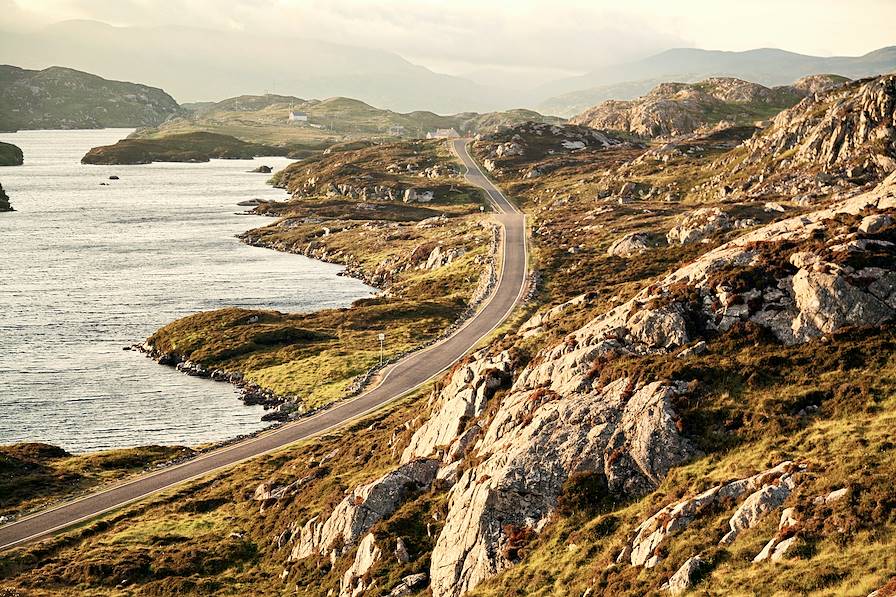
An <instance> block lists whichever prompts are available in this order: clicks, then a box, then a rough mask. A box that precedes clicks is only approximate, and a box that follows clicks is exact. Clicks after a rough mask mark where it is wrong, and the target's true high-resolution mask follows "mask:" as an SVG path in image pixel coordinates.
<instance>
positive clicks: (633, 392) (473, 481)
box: [431, 378, 697, 597]
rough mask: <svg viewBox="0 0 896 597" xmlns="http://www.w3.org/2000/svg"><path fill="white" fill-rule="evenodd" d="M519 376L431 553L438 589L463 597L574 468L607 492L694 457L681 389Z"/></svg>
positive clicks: (636, 486)
mask: <svg viewBox="0 0 896 597" xmlns="http://www.w3.org/2000/svg"><path fill="white" fill-rule="evenodd" d="M521 379H522V378H520V379H518V380H517V383H516V384H514V387H513V389H512V390H511V392H510V393H509V394H508V395H507V396H505V397H504V398H503V399H502V401H501V403H500V405H499V407H498V410H497V412H496V414H495V416H494V417H493V419H492V422H491V423H490V424H489V426H488V427H487V429H486V430H485V432H484V434H483V436H482V438H481V439H480V440H479V441H478V442H477V443H476V445H475V447H474V448H473V451H472V454H473V455H474V458H475V460H476V461H478V464H475V465H474V466H472V467H471V468H469V469H467V470H465V471H464V472H463V474H462V475H461V476H460V479H459V480H458V481H457V483H456V484H455V485H454V486H453V487H452V488H451V490H450V492H449V499H448V514H447V516H446V519H445V526H444V528H443V530H442V532H441V534H440V535H439V538H438V540H437V542H436V546H435V549H434V550H433V554H432V569H431V577H432V591H433V595H434V596H435V597H445V596H451V597H455V596H458V595H462V594H463V593H465V592H466V591H468V590H470V589H471V588H473V587H474V586H476V585H477V584H478V583H479V582H481V581H482V580H484V579H486V578H488V577H490V576H492V575H494V574H496V573H498V572H500V571H501V570H503V569H505V568H507V567H509V566H512V565H513V564H514V563H515V560H514V556H513V554H514V553H515V551H514V550H513V549H509V548H508V549H505V548H507V547H508V546H509V545H512V543H513V541H514V539H513V537H515V536H518V535H520V534H523V535H526V534H534V533H538V532H539V531H540V530H541V528H542V527H543V525H544V524H545V522H546V521H547V519H548V516H549V515H550V513H551V512H552V510H553V508H554V507H555V506H556V502H557V498H558V496H559V495H560V493H561V491H562V487H563V484H564V483H565V481H566V480H567V479H568V478H569V477H570V476H571V475H573V474H590V475H595V476H597V477H598V478H599V479H600V482H601V483H602V484H603V485H604V486H605V487H606V491H608V492H612V493H619V494H624V495H643V493H645V492H646V491H649V490H650V489H652V488H655V487H656V485H657V484H658V483H659V481H660V480H661V479H662V478H663V477H664V476H665V474H666V473H667V472H668V470H669V469H670V468H671V467H672V466H675V465H677V464H680V463H681V462H684V461H685V460H687V459H688V458H690V457H692V456H693V455H695V454H696V453H697V452H696V450H695V449H694V448H693V447H692V446H691V445H690V444H689V443H688V442H687V441H686V440H685V439H683V438H682V437H681V436H680V435H679V433H678V430H677V428H676V426H675V421H676V419H677V417H676V415H675V414H674V412H673V411H672V409H671V406H670V403H669V401H670V399H671V397H672V396H674V395H676V394H680V393H682V392H684V391H685V389H684V388H683V387H682V386H679V385H666V384H661V383H658V382H655V383H650V384H646V385H637V384H635V383H633V382H632V381H631V380H629V379H625V378H623V379H619V380H616V381H615V382H613V383H611V384H609V385H607V386H606V387H603V388H600V389H598V390H583V391H581V392H571V393H569V394H567V395H561V394H558V393H555V392H551V391H550V390H548V389H547V388H530V387H527V386H525V385H522V384H521Z"/></svg>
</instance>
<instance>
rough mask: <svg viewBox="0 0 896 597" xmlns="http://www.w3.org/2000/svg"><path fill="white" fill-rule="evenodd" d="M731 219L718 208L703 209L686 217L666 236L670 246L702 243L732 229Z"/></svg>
mask: <svg viewBox="0 0 896 597" xmlns="http://www.w3.org/2000/svg"><path fill="white" fill-rule="evenodd" d="M731 226H732V224H731V218H729V217H728V214H726V213H725V212H723V211H722V210H721V209H719V208H718V207H702V208H700V209H697V210H694V211H693V212H691V213H690V214H688V215H686V216H684V217H683V218H682V219H681V222H680V223H679V224H678V225H676V226H675V227H674V228H672V230H670V231H669V232H668V233H667V234H666V240H667V241H668V242H669V244H670V245H675V244H679V245H686V244H689V243H695V242H700V241H702V240H704V239H706V238H708V237H710V236H712V235H713V234H716V233H719V232H724V231H726V230H730V229H731Z"/></svg>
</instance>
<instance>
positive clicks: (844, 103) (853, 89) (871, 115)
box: [714, 75, 896, 192]
mask: <svg viewBox="0 0 896 597" xmlns="http://www.w3.org/2000/svg"><path fill="white" fill-rule="evenodd" d="M731 160H734V161H733V162H731ZM728 162H731V163H730V164H728ZM719 166H726V167H728V168H730V169H731V170H732V172H733V174H735V175H736V174H738V173H740V172H748V173H749V172H753V175H752V176H751V177H750V178H749V179H748V180H747V184H746V187H747V188H748V189H751V190H753V191H755V192H760V191H764V190H768V189H771V190H774V189H775V185H779V186H778V189H779V190H780V189H781V188H783V187H781V186H780V185H782V184H784V183H783V182H782V179H786V180H787V181H789V182H790V183H791V184H797V183H800V182H808V181H811V182H813V183H815V184H816V185H822V186H824V185H830V184H832V182H834V181H836V180H837V179H848V180H850V181H858V182H867V181H876V180H880V179H882V178H883V177H885V176H887V175H888V174H889V173H891V172H893V171H894V170H896V75H885V76H882V77H878V78H875V79H870V80H864V81H856V82H854V83H850V84H848V85H842V86H839V87H834V88H833V89H830V90H828V91H826V92H824V93H818V94H814V95H811V96H810V97H807V98H806V99H804V100H802V101H801V102H800V103H799V104H797V105H796V106H794V107H793V108H791V109H789V110H786V111H784V112H782V113H781V114H779V115H778V116H777V117H776V118H775V120H774V122H773V124H772V126H771V127H769V128H768V130H766V131H765V132H764V133H763V134H761V135H758V136H756V137H754V138H753V139H751V140H749V141H747V142H746V143H745V144H744V148H743V152H742V153H740V154H738V155H735V156H734V157H733V158H726V159H725V160H723V161H722V162H720V164H717V165H716V166H714V168H718V167H719Z"/></svg>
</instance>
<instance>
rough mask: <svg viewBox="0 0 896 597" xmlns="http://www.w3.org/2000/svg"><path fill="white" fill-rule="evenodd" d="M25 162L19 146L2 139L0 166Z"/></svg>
mask: <svg viewBox="0 0 896 597" xmlns="http://www.w3.org/2000/svg"><path fill="white" fill-rule="evenodd" d="M23 163H25V159H24V156H23V154H22V150H21V149H19V147H18V146H16V145H13V144H12V143H3V142H2V141H0V166H21V165H22V164H23Z"/></svg>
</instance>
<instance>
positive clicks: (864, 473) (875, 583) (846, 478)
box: [0, 76, 896, 597]
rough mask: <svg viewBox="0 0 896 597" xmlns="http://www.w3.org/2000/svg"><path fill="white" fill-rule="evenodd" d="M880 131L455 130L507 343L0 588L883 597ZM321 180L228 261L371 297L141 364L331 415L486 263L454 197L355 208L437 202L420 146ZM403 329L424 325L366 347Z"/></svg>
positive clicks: (824, 119) (885, 199)
mask: <svg viewBox="0 0 896 597" xmlns="http://www.w3.org/2000/svg"><path fill="white" fill-rule="evenodd" d="M804 85H805V86H808V87H811V86H812V85H814V83H812V82H805V83H804ZM894 118H896V77H894V76H885V77H877V78H873V79H868V80H861V81H854V82H850V83H848V84H845V85H842V86H839V87H836V88H834V89H830V90H827V91H821V92H819V93H818V94H817V95H811V96H808V97H806V98H805V99H803V100H801V101H800V102H799V103H797V104H796V105H795V106H793V107H791V108H789V109H788V110H786V111H784V112H782V113H781V114H779V115H778V116H777V117H776V118H775V121H774V123H773V124H772V125H771V126H769V127H768V128H766V129H765V130H764V131H762V132H761V133H760V134H758V135H755V136H754V134H753V133H754V131H753V129H752V127H730V128H725V129H713V130H708V131H697V132H695V133H692V134H690V135H687V136H684V137H679V138H675V139H673V140H671V141H669V142H663V143H647V142H633V141H631V140H625V139H623V138H621V137H619V136H618V135H614V134H612V133H609V132H606V131H600V130H596V129H591V128H588V127H584V126H580V125H566V126H558V125H551V124H543V123H524V124H520V125H516V126H513V127H510V128H507V129H502V130H500V131H496V132H494V133H491V134H484V135H482V136H481V137H480V138H479V139H477V140H476V141H474V143H473V146H472V150H473V152H474V153H475V155H476V156H477V158H478V159H479V160H480V162H481V163H483V164H485V165H486V166H488V169H489V170H490V173H491V176H492V177H493V178H494V179H495V180H496V181H497V182H498V183H499V184H500V185H501V187H502V189H503V190H504V191H505V192H506V193H507V195H508V196H512V197H513V198H514V199H515V200H516V201H517V203H518V205H519V206H520V208H521V209H522V210H524V211H525V212H526V214H527V219H528V222H529V225H530V226H531V238H530V244H531V263H532V264H533V268H534V270H535V271H534V273H533V277H532V279H533V287H532V289H531V292H530V294H529V298H528V299H527V301H526V302H525V303H524V304H523V305H522V306H521V308H520V309H519V311H518V312H517V313H516V314H515V315H514V316H513V317H512V318H511V319H510V320H509V321H508V322H507V324H506V325H504V326H503V327H502V328H500V329H498V330H496V331H495V332H494V334H493V335H492V336H491V337H490V338H489V339H488V340H487V341H484V342H483V343H482V345H481V346H480V347H478V348H477V350H475V351H474V352H472V353H471V354H469V355H468V356H467V357H466V358H464V359H463V360H462V361H461V362H460V363H458V364H457V365H456V366H454V367H453V368H452V369H451V370H449V371H446V372H445V374H444V375H442V376H440V377H439V378H437V379H435V380H433V381H432V382H431V383H429V384H427V385H426V386H425V387H424V388H421V389H420V390H419V391H417V392H414V393H412V394H411V395H409V396H405V397H403V398H401V399H399V400H397V401H396V403H394V404H393V405H391V406H390V407H389V408H386V409H383V410H380V411H378V412H375V413H371V414H370V415H369V416H367V417H366V418H364V419H362V420H358V421H357V422H355V423H353V424H352V425H349V426H347V427H346V428H342V429H338V430H335V431H332V432H329V433H326V434H324V435H322V436H320V437H316V438H313V439H310V440H307V441H305V442H302V443H301V444H299V445H295V446H291V447H289V448H288V449H286V450H283V451H281V452H277V453H274V454H270V455H267V456H264V457H261V458H257V459H253V460H251V461H248V462H245V463H242V464H239V465H237V466H234V467H231V468H229V469H227V470H225V471H223V472H220V473H217V474H215V475H213V476H211V477H209V478H205V479H201V480H197V481H194V482H191V483H187V484H185V485H183V486H181V487H179V488H178V489H177V490H175V491H171V492H168V493H165V494H161V495H158V496H156V497H154V498H153V499H151V500H148V501H147V502H145V503H141V504H136V505H132V506H129V507H126V508H124V509H122V510H121V511H118V512H116V513H114V514H112V515H110V516H109V517H108V518H107V519H105V520H102V521H98V522H94V523H90V524H86V525H84V526H82V527H80V528H76V529H73V530H71V531H69V532H67V533H66V534H64V535H62V536H59V537H57V538H54V539H52V540H50V541H47V542H45V543H43V544H40V545H31V546H26V547H23V548H21V549H19V550H16V551H13V552H10V553H9V554H5V555H4V556H3V557H2V559H0V588H3V589H8V591H9V592H12V594H15V592H19V593H24V594H35V595H42V594H61V595H76V594H93V595H112V594H120V593H121V592H129V593H132V594H166V593H167V594H172V593H181V594H189V593H201V594H210V595H228V594H233V593H234V592H235V591H236V592H241V593H251V594H265V595H267V594H286V593H289V594H297V595H314V596H324V595H339V596H340V597H350V596H352V595H371V596H373V595H391V596H401V595H431V596H432V597H461V596H463V597H467V596H469V597H473V596H480V597H484V596H495V597H498V596H501V597H504V596H506V595H545V596H546V595H570V596H575V597H582V596H583V595H589V596H596V595H620V596H631V597H635V596H641V595H683V594H688V593H690V594H699V595H704V594H706V595H752V594H763V595H766V594H768V595H794V594H797V595H847V596H861V597H866V596H867V595H869V594H871V593H872V592H873V591H877V590H878V589H881V588H882V587H885V588H884V589H883V590H882V591H881V592H879V593H877V595H887V594H888V593H889V592H890V591H891V590H892V587H893V586H894V585H896V580H894V578H896V562H894V559H893V553H894V548H896V494H894V492H893V487H892V485H893V483H892V480H893V478H894V475H896V454H894V449H896V444H894V442H893V439H892V435H893V433H892V430H893V426H894V424H896V352H894V349H896V327H894V324H896V161H892V157H893V155H894V149H896V126H894ZM319 159H320V161H319V162H310V163H308V164H306V165H303V164H298V165H294V166H292V167H290V168H289V170H287V171H286V172H284V173H283V174H281V175H280V176H279V177H277V181H278V184H281V185H283V186H286V187H287V188H288V189H289V191H290V192H291V199H290V201H289V202H288V203H285V204H271V205H264V206H260V207H259V211H260V212H269V213H271V214H272V215H274V216H276V217H277V218H278V219H277V220H276V221H274V222H272V224H271V225H270V226H267V227H264V228H262V229H259V230H255V231H252V232H250V233H249V234H248V235H247V237H246V238H247V240H248V241H249V242H253V243H257V244H261V245H263V246H268V247H272V248H276V249H279V250H286V251H295V252H302V253H305V254H309V255H312V256H315V257H321V258H327V259H332V260H335V261H339V262H342V263H348V264H350V266H353V267H351V268H350V270H351V271H352V273H354V274H356V275H359V274H360V275H371V273H372V275H373V276H376V277H375V278H374V277H371V278H368V279H370V280H377V283H378V284H380V285H381V288H383V291H384V295H383V296H382V297H378V298H377V299H372V300H370V301H361V302H360V303H358V304H356V305H355V306H354V307H352V308H351V309H348V310H344V311H339V312H335V311H327V312H321V313H318V314H297V315H284V314H279V313H272V312H261V311H240V310H224V311H218V312H212V313H210V314H197V315H194V316H192V317H188V318H185V319H183V320H179V321H178V322H174V323H173V324H171V325H170V326H167V327H166V328H163V330H161V331H160V332H159V333H158V334H157V335H156V336H155V337H154V339H153V341H154V342H156V343H157V344H158V345H159V346H163V347H168V349H169V351H173V353H176V351H177V350H184V351H185V352H186V351H188V354H176V357H177V358H181V359H182V358H185V357H187V356H191V357H192V356H194V357H195V358H196V361H194V362H191V365H190V366H187V365H186V364H185V363H184V362H181V368H182V369H191V368H192V370H193V371H197V368H196V366H197V365H198V367H199V369H203V363H206V362H207V363H209V365H211V366H210V367H208V369H206V370H205V374H206V375H214V373H209V369H211V368H212V367H220V368H221V371H240V372H244V373H246V374H248V375H251V376H252V380H253V381H254V382H255V383H258V384H260V385H261V386H264V387H270V388H272V387H277V388H289V387H294V388H296V392H297V393H296V394H295V396H294V397H293V402H294V403H298V402H301V403H302V404H316V403H315V402H314V400H315V398H316V397H317V398H319V397H327V398H329V399H335V397H336V396H339V395H340V394H339V393H338V392H335V391H334V390H335V388H333V387H331V386H329V385H328V384H327V383H326V382H325V381H324V380H327V379H333V378H335V379H338V380H340V381H339V383H340V384H342V383H345V380H347V379H350V374H349V372H351V373H352V374H354V373H355V372H358V371H365V370H366V369H367V367H368V366H370V365H371V364H372V363H375V360H376V354H375V353H376V350H375V348H373V349H371V348H370V347H371V346H375V344H374V343H373V334H374V333H375V330H374V329H371V327H370V326H371V325H384V326H386V328H387V329H389V330H390V332H389V333H390V334H392V333H393V332H392V331H391V330H392V329H393V327H394V329H396V330H397V331H396V332H395V333H396V335H397V336H398V337H399V338H400V339H401V342H403V343H404V344H403V346H407V345H409V344H411V342H410V340H409V338H412V339H417V340H420V339H422V338H421V337H420V336H424V337H425V336H427V335H428V337H430V338H431V337H432V335H434V334H437V333H438V330H439V329H442V326H444V325H446V324H447V322H448V321H450V320H451V315H454V314H456V313H457V312H458V311H459V310H460V309H462V308H463V307H462V304H463V303H464V302H465V301H464V298H465V297H468V296H469V292H470V291H471V290H472V288H473V287H474V286H475V285H476V280H477V278H478V276H481V275H482V273H483V272H488V271H489V269H490V267H492V266H494V261H491V260H490V259H489V255H490V253H489V249H488V248H487V247H491V246H493V245H492V243H491V242H490V240H489V238H490V233H491V232H493V230H492V229H490V228H489V227H488V224H487V223H486V224H485V227H483V221H482V220H480V219H479V218H480V217H481V216H480V214H479V213H478V209H477V205H478V204H477V201H476V200H475V199H473V198H472V197H470V196H464V197H463V198H462V199H459V200H457V201H452V200H451V199H450V198H451V195H449V194H446V195H436V194H434V195H433V197H432V199H431V200H430V201H429V202H426V201H424V202H423V203H422V204H421V203H420V201H419V199H418V194H416V193H415V194H413V195H409V196H402V197H401V198H399V197H397V196H396V193H395V192H394V191H393V192H392V193H391V197H390V193H387V192H385V191H383V189H384V188H389V189H391V188H399V187H400V186H402V185H407V184H410V183H411V181H412V180H413V181H416V184H418V185H421V186H422V185H430V184H433V185H435V184H438V183H439V182H440V181H443V180H444V181H446V182H447V181H452V182H447V184H446V185H445V186H447V187H448V189H450V187H451V186H452V185H454V184H457V185H460V184H462V180H461V179H460V178H459V177H458V176H457V171H456V170H455V168H454V167H453V164H452V163H451V162H450V161H449V160H450V156H449V155H448V154H447V152H445V150H444V147H440V146H439V145H438V144H437V143H434V142H412V143H409V142H403V143H397V144H392V145H376V146H374V145H370V146H364V145H363V144H360V145H354V146H352V147H350V148H346V149H345V150H344V151H339V150H336V149H334V150H332V151H331V152H330V153H329V154H326V155H323V156H320V158H319ZM393 165H394V167H391V166H393ZM409 165H410V166H411V167H410V168H408V166H409ZM315 172H319V173H320V176H322V177H323V179H316V178H315ZM415 172H416V176H415V174H414V173H415ZM427 172H428V174H427ZM420 174H422V176H420ZM818 174H822V175H823V176H817V175H818ZM735 181H737V184H734V183H735ZM447 192H449V193H450V190H449V191H447ZM405 198H407V199H408V201H407V202H406V201H405V200H404V199H405ZM420 210H432V212H437V213H438V212H444V213H445V215H444V217H442V216H438V217H436V216H435V214H433V213H431V212H422V211H420ZM425 214H426V215H425ZM429 215H432V216H433V217H429ZM430 243H435V246H434V245H432V244H430ZM439 243H441V245H439ZM418 247H422V248H419V249H418ZM460 249H463V251H461V250H460ZM448 254H451V255H454V257H453V258H452V259H446V255H448ZM430 264H438V267H436V268H435V269H429V267H430ZM477 274H478V276H477ZM446 290H447V293H450V294H447V297H446ZM420 302H423V303H424V304H434V305H433V307H432V310H431V311H429V313H430V314H431V315H432V319H431V320H427V321H425V322H424V323H420V322H416V321H410V320H408V319H405V318H404V317H403V316H402V317H400V318H399V320H398V321H397V322H396V321H395V319H394V318H395V317H398V316H399V315H400V314H402V313H406V314H409V313H419V312H420V309H421V304H420ZM408 304H410V309H408V310H407V311H404V310H402V305H408ZM356 309H368V310H370V311H369V312H367V313H366V314H365V316H364V317H363V318H360V319H355V318H354V317H353V315H352V314H353V313H358V311H356ZM393 309H395V310H393ZM383 322H385V323H383ZM312 332H313V333H312ZM324 334H326V335H324ZM415 334H417V337H416V338H415V337H414V335H415ZM324 351H325V352H326V354H327V356H328V357H329V358H331V359H332V361H329V360H328V361H327V362H333V363H338V367H337V370H336V371H335V373H334V372H332V371H327V370H324V369H325V368H324V366H323V363H321V362H320V361H318V360H316V357H317V355H318V354H322V353H323V352H324ZM172 358H174V357H172ZM175 360H176V359H175ZM169 362H174V360H172V361H169ZM220 375H221V373H219V377H220ZM289 384H294V385H293V386H290V385H289ZM290 391H293V390H290ZM278 408H279V407H278ZM292 408H294V409H298V408H299V407H297V406H295V407H292ZM284 410H285V411H287V413H286V415H285V416H286V417H289V416H291V414H290V413H294V412H296V411H295V410H289V409H284ZM277 412H283V411H279V410H278V411H277Z"/></svg>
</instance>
